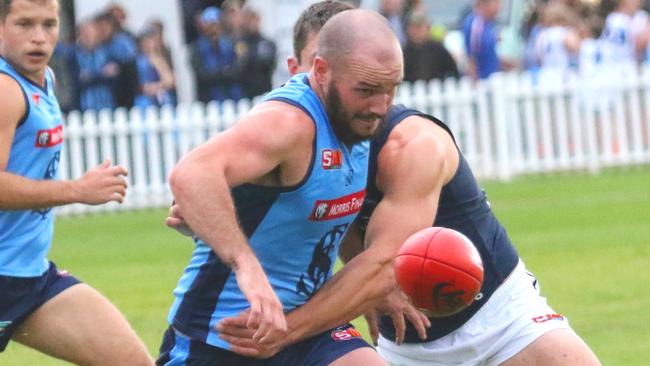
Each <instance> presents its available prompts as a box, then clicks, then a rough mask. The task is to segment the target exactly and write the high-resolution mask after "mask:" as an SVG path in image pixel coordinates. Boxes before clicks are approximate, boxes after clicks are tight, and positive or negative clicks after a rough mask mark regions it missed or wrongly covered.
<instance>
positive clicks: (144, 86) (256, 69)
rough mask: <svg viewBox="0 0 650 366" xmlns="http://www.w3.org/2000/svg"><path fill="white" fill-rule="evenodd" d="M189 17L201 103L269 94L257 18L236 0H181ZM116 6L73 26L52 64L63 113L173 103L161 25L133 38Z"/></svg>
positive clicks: (153, 23)
mask: <svg viewBox="0 0 650 366" xmlns="http://www.w3.org/2000/svg"><path fill="white" fill-rule="evenodd" d="M193 4H195V5H197V7H196V8H195V9H189V11H191V14H193V17H192V19H191V27H190V29H192V30H193V31H191V32H188V34H187V36H188V38H187V40H188V43H189V44H188V45H189V49H190V55H191V57H190V59H189V60H188V62H190V63H191V66H192V70H193V72H194V76H195V85H196V87H197V90H196V95H197V98H198V99H199V100H200V101H202V102H208V101H212V100H216V101H223V100H226V99H232V100H238V99H240V98H253V97H255V96H258V95H261V94H263V93H264V92H266V91H268V90H270V89H271V77H272V74H273V71H274V68H275V64H276V47H275V44H274V43H273V42H272V41H270V40H268V39H267V38H265V37H263V36H262V35H261V33H260V16H259V14H257V13H256V12H255V11H254V10H253V9H251V8H248V7H245V6H244V2H243V1H237V0H234V1H233V0H226V1H223V2H220V4H219V5H220V6H216V5H210V6H201V5H204V2H193V1H184V2H183V6H184V7H187V6H192V5H193ZM126 17H127V14H126V12H125V10H124V8H123V7H121V6H119V5H117V4H111V5H109V6H108V7H107V8H106V9H103V10H102V11H101V12H100V13H98V14H97V15H95V16H93V17H92V18H90V19H86V20H82V21H80V22H79V23H78V24H77V25H76V31H75V39H74V40H71V41H69V42H66V41H61V42H60V43H59V44H58V45H57V48H56V50H55V54H54V56H53V58H52V63H51V66H52V68H53V69H54V71H55V73H56V74H57V76H58V82H57V95H58V96H59V101H60V104H61V107H62V109H63V110H64V111H65V112H67V111H71V110H81V111H86V110H101V109H115V108H118V107H125V108H132V107H134V106H135V107H142V108H146V107H149V106H163V105H174V104H176V90H175V85H176V80H175V77H174V65H173V62H172V57H171V52H170V50H169V48H168V47H167V46H166V45H165V42H164V24H163V23H162V22H161V21H160V20H157V19H153V20H150V21H148V22H147V23H146V24H144V25H143V26H142V27H141V29H140V30H139V32H137V33H133V32H131V31H130V30H128V29H126V28H125V26H124V24H125V21H126Z"/></svg>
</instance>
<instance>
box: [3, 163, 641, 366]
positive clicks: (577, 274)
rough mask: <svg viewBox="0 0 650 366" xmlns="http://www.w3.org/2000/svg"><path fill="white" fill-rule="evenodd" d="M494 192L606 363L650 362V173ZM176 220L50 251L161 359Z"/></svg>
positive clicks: (496, 187)
mask: <svg viewBox="0 0 650 366" xmlns="http://www.w3.org/2000/svg"><path fill="white" fill-rule="evenodd" d="M483 185H484V187H485V188H486V191H487V192H488V197H489V199H490V201H491V203H492V206H493V208H494V210H495V211H496V213H497V216H498V217H499V218H500V219H501V221H502V222H503V223H504V224H505V226H506V228H507V229H508V232H509V234H510V236H511V238H512V240H513V242H514V243H515V245H516V246H517V248H518V250H519V252H520V254H521V256H522V257H523V259H524V260H525V262H526V264H527V266H528V268H529V269H530V270H531V271H533V272H534V273H535V274H536V275H537V277H538V278H539V280H540V282H541V286H542V292H543V294H544V295H545V296H546V297H548V298H549V302H550V304H551V305H552V306H553V307H554V308H555V310H557V311H558V312H561V313H563V314H564V315H566V316H568V317H569V319H570V321H571V324H572V325H573V327H574V329H575V330H576V331H577V332H578V333H579V334H580V335H581V336H582V337H583V338H584V339H585V340H586V341H587V342H588V343H589V344H590V346H591V347H592V348H593V349H594V351H595V352H596V354H597V355H598V356H599V357H600V359H601V361H602V362H603V364H604V365H625V366H632V365H647V364H648V363H649V361H648V360H649V359H650V347H649V346H648V345H649V344H650V343H649V342H650V312H648V309H650V295H649V294H648V289H649V288H650V287H649V286H648V284H650V271H648V269H649V268H650V245H649V244H650V193H649V192H650V169H648V168H638V169H633V170H626V171H619V170H611V171H607V172H604V173H603V174H601V175H598V176H592V175H588V174H571V175H568V174H567V175H552V176H531V177H523V178H518V179H516V180H515V181H513V182H511V183H494V182H488V183H485V184H483ZM165 215H166V212H165V211H162V210H153V211H140V212H129V213H116V214H104V215H95V216H88V217H72V218H70V217H65V218H60V219H59V220H58V223H57V226H56V229H55V232H56V235H55V240H54V245H53V249H52V252H51V255H50V258H51V259H53V260H54V261H56V262H57V263H58V264H59V266H60V267H62V268H66V269H68V270H70V271H71V272H72V273H73V274H75V275H76V276H78V277H79V278H81V279H83V280H84V281H86V282H88V283H89V284H91V285H92V286H94V287H95V288H97V289H99V290H100V291H102V292H103V293H104V294H105V295H106V296H108V297H109V298H110V299H111V300H112V301H113V303H115V304H116V305H117V306H118V307H119V308H120V309H121V310H122V311H123V312H124V314H125V315H126V316H127V318H128V320H129V321H130V322H131V324H132V325H133V327H134V328H135V329H136V331H137V332H138V334H139V335H140V336H141V337H142V338H143V340H144V341H145V343H146V344H147V346H148V347H149V349H150V350H151V352H152V353H153V354H156V352H157V347H158V345H159V342H160V338H161V334H162V332H163V330H164V329H165V328H166V323H165V318H166V314H167V310H168V308H169V306H170V304H171V300H172V297H171V290H172V289H173V287H174V285H175V283H176V281H177V280H178V277H179V276H180V274H181V271H182V269H183V267H184V265H185V264H186V263H187V261H188V259H189V256H190V252H191V249H192V244H191V243H190V242H189V241H188V240H187V239H186V238H183V237H181V236H180V235H177V234H175V233H174V232H172V231H169V230H167V229H166V228H165V227H164V225H163V219H164V217H165ZM356 323H357V324H363V323H362V322H358V321H357V322H356ZM362 328H364V329H363V330H362V331H363V332H365V327H362ZM64 364H65V363H63V362H60V361H55V360H52V359H50V358H48V357H46V356H43V355H41V354H39V353H37V352H35V351H32V350H29V349H26V348H24V347H21V346H20V345H18V344H16V343H10V345H9V347H8V349H7V351H6V352H5V353H4V354H1V355H0V365H8V366H23V365H30V366H32V365H37V366H41V365H43V366H48V365H64Z"/></svg>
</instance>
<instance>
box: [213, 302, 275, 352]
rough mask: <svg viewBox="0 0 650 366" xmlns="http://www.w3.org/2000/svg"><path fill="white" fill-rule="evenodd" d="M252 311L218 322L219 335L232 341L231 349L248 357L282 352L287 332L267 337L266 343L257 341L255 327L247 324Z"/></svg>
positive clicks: (229, 341) (227, 340) (225, 339)
mask: <svg viewBox="0 0 650 366" xmlns="http://www.w3.org/2000/svg"><path fill="white" fill-rule="evenodd" d="M249 313H250V311H248V310H247V311H245V312H243V313H241V314H239V315H238V316H236V317H231V318H226V319H223V320H222V321H221V322H219V323H218V324H217V331H218V332H219V337H220V338H221V339H223V340H224V341H226V342H228V343H230V350H231V351H233V352H235V353H238V354H240V355H242V356H246V357H254V358H269V357H272V356H274V355H275V354H277V353H278V352H280V350H282V349H283V348H284V347H285V346H286V345H285V341H286V339H287V337H286V336H285V333H284V332H283V333H277V334H276V336H275V337H273V338H267V339H266V340H265V342H264V343H260V342H255V341H254V340H253V335H254V334H255V331H256V330H255V329H250V328H248V327H247V326H246V324H247V323H248V317H249V315H250V314H249Z"/></svg>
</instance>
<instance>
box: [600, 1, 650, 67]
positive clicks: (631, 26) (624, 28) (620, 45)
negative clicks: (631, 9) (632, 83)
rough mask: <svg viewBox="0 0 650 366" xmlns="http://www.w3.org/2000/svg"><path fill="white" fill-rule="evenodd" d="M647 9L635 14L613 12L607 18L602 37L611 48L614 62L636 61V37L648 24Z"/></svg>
mask: <svg viewBox="0 0 650 366" xmlns="http://www.w3.org/2000/svg"><path fill="white" fill-rule="evenodd" d="M647 19H648V16H647V13H646V12H645V11H641V10H640V11H638V12H636V13H635V14H634V15H633V16H630V15H628V14H624V13H620V12H613V13H611V14H609V15H608V16H607V19H606V20H605V29H604V31H603V35H602V36H601V38H602V39H603V40H605V41H606V42H607V43H608V44H609V47H610V48H611V57H612V60H611V61H612V62H636V61H637V47H636V39H637V37H638V36H639V34H640V33H641V32H643V31H644V30H645V29H646V27H647V24H648V20H647Z"/></svg>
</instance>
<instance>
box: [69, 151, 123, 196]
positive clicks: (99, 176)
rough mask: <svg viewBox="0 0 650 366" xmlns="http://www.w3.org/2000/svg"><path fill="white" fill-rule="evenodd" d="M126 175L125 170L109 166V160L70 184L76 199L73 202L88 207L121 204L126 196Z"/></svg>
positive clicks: (117, 166)
mask: <svg viewBox="0 0 650 366" xmlns="http://www.w3.org/2000/svg"><path fill="white" fill-rule="evenodd" d="M127 174H128V172H127V170H126V168H124V167H123V166H120V165H111V161H110V159H106V160H104V162H103V163H102V164H101V165H99V166H98V167H96V168H93V169H90V170H88V171H87V172H86V174H84V175H83V176H82V177H81V178H79V179H77V180H75V181H73V182H72V184H73V186H72V187H73V190H74V192H75V195H76V197H77V199H76V200H75V201H77V202H80V203H86V204H89V205H100V204H102V203H106V202H110V201H115V202H119V203H122V202H123V201H124V195H126V187H127V182H126V179H125V178H124V177H125V176H126V175H127Z"/></svg>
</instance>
